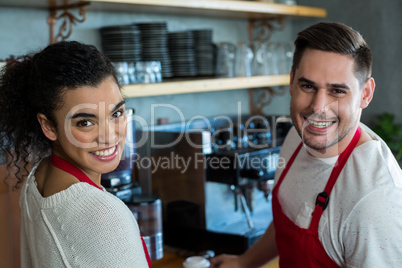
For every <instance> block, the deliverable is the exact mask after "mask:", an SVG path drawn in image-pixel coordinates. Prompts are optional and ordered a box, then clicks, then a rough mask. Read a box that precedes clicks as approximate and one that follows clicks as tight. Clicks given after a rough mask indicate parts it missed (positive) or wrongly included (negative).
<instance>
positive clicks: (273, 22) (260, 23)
mask: <svg viewBox="0 0 402 268" xmlns="http://www.w3.org/2000/svg"><path fill="white" fill-rule="evenodd" d="M284 29H285V19H284V17H282V16H278V17H276V18H272V19H270V20H257V19H250V20H249V24H248V34H249V41H250V42H252V41H260V42H265V41H268V40H269V39H270V38H271V36H272V33H273V32H275V31H282V30H284Z"/></svg>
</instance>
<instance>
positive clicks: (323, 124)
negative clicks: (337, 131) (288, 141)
mask: <svg viewBox="0 0 402 268" xmlns="http://www.w3.org/2000/svg"><path fill="white" fill-rule="evenodd" d="M308 123H309V124H310V125H312V126H313V127H316V128H325V127H328V126H330V125H331V124H332V123H333V122H317V121H310V120H309V121H308Z"/></svg>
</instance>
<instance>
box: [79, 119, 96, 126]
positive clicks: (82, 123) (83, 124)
mask: <svg viewBox="0 0 402 268" xmlns="http://www.w3.org/2000/svg"><path fill="white" fill-rule="evenodd" d="M76 125H77V127H89V126H92V125H93V123H92V122H91V121H89V120H81V121H78V122H77V124H76Z"/></svg>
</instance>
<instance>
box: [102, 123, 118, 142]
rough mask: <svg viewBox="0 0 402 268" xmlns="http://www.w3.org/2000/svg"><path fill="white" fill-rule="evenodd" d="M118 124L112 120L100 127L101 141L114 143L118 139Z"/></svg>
mask: <svg viewBox="0 0 402 268" xmlns="http://www.w3.org/2000/svg"><path fill="white" fill-rule="evenodd" d="M115 128H116V126H115V125H114V124H111V123H110V122H105V123H103V124H101V125H100V127H99V137H98V140H99V143H100V144H113V143H115V142H116V140H117V133H116V129H115Z"/></svg>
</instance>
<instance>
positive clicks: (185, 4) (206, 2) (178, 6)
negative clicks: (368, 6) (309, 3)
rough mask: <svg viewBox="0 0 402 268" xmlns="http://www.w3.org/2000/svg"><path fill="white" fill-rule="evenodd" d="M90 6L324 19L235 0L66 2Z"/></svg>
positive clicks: (320, 12) (38, 4) (36, 0)
mask: <svg viewBox="0 0 402 268" xmlns="http://www.w3.org/2000/svg"><path fill="white" fill-rule="evenodd" d="M77 2H89V3H90V5H89V7H88V8H87V9H88V10H104V11H112V10H121V11H131V12H136V13H157V14H175V15H186V16H194V15H196V16H208V17H226V18H238V19H241V18H243V19H244V18H246V19H272V18H277V17H289V16H291V17H321V18H323V17H326V15H327V12H326V10H325V9H323V8H316V7H306V6H290V5H283V4H271V3H266V2H262V1H235V0H87V1H82V0H69V1H68V3H70V4H72V3H77ZM56 5H59V6H60V5H63V0H0V6H11V7H27V8H42V9H43V8H49V7H50V6H56Z"/></svg>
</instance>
